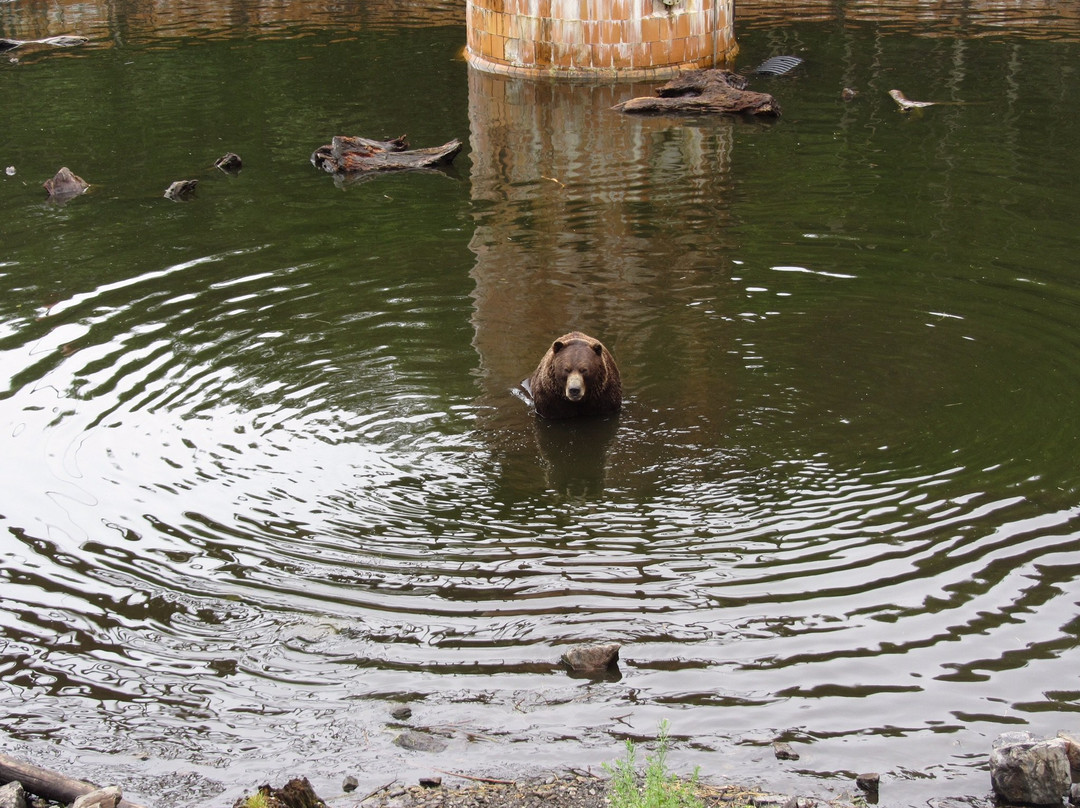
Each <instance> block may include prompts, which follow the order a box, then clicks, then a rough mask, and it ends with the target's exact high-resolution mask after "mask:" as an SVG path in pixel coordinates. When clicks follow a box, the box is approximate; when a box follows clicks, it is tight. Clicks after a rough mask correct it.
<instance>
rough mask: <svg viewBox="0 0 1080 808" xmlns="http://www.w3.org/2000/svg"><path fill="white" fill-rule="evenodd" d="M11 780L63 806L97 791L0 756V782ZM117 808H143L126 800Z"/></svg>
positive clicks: (92, 787) (56, 773)
mask: <svg viewBox="0 0 1080 808" xmlns="http://www.w3.org/2000/svg"><path fill="white" fill-rule="evenodd" d="M13 780H17V781H18V782H20V783H22V786H23V788H25V789H26V790H27V791H29V792H30V793H31V794H37V795H38V796H39V797H44V798H45V799H47V800H54V801H56V802H62V803H64V804H70V803H73V802H75V800H77V799H78V798H79V797H81V796H82V795H84V794H89V793H90V792H92V791H97V788H98V787H97V786H94V785H91V784H90V783H86V782H83V781H82V780H74V779H72V778H70V777H65V776H64V775H62V774H60V773H59V772H54V771H52V770H51V769H43V768H42V767H40V766H34V765H33V764H31V763H25V762H23V761H21V760H16V759H15V758H13V757H8V756H7V755H5V754H0V781H2V782H5V783H8V782H11V781H13ZM117 808H143V806H141V805H138V804H136V803H134V802H129V801H128V800H120V802H119V803H118V804H117Z"/></svg>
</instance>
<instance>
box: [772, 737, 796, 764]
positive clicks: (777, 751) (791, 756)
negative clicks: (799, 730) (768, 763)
mask: <svg viewBox="0 0 1080 808" xmlns="http://www.w3.org/2000/svg"><path fill="white" fill-rule="evenodd" d="M772 748H773V754H774V755H775V756H776V759H777V760H798V759H799V753H798V752H796V751H795V750H794V749H792V747H791V744H789V743H787V742H785V741H773V745H772Z"/></svg>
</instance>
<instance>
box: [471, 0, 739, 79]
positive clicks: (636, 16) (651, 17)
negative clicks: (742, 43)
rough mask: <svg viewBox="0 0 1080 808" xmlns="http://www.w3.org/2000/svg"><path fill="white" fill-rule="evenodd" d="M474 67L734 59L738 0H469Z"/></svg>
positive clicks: (615, 67)
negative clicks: (735, 19)
mask: <svg viewBox="0 0 1080 808" xmlns="http://www.w3.org/2000/svg"><path fill="white" fill-rule="evenodd" d="M466 15H467V16H466V23H467V24H466V28H467V32H468V44H467V46H466V49H465V56H466V58H467V59H468V61H469V63H470V64H472V65H473V66H474V67H476V68H478V69H480V70H485V71H488V72H493V73H503V74H507V75H513V76H530V77H539V76H557V77H571V78H573V77H582V78H589V77H606V78H665V77H668V76H671V75H674V74H675V73H678V72H679V71H682V70H693V69H697V68H704V67H717V66H724V65H726V64H729V63H730V62H731V61H732V60H733V59H734V57H735V54H736V53H737V51H738V45H737V44H736V42H735V33H734V15H735V0H467V4H466Z"/></svg>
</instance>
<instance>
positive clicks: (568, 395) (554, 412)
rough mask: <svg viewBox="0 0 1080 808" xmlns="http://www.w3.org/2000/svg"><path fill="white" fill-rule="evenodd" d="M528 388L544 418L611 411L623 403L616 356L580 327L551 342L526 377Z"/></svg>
mask: <svg viewBox="0 0 1080 808" xmlns="http://www.w3.org/2000/svg"><path fill="white" fill-rule="evenodd" d="M529 392H530V393H531V394H532V399H533V404H534V405H535V407H536V413H537V415H540V416H543V417H544V418H573V417H575V416H579V415H613V414H614V413H616V412H618V411H619V408H620V407H622V379H621V378H620V377H619V367H618V365H616V364H615V357H613V356H612V355H611V352H610V351H608V349H607V348H605V347H604V345H603V344H602V343H601V342H600V340H598V339H594V338H593V337H590V336H589V335H587V334H582V333H581V332H580V331H571V332H570V333H569V334H564V335H563V336H561V337H559V338H558V339H557V340H555V341H554V342H553V343H551V347H550V348H548V352H547V353H546V354H544V358H543V359H541V360H540V364H539V365H538V366H537V368H536V370H535V371H534V372H533V375H532V376H530V377H529Z"/></svg>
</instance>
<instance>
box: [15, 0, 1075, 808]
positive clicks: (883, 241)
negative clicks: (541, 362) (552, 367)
mask: <svg viewBox="0 0 1080 808" xmlns="http://www.w3.org/2000/svg"><path fill="white" fill-rule="evenodd" d="M19 11H20V9H19V6H18V5H14V6H13V7H9V9H8V10H7V11H6V12H5V14H6V15H7V16H3V17H0V20H5V19H8V18H9V17H11V16H12V15H14V16H17V15H18V13H19ZM197 18H198V15H197V14H195V13H193V19H196V20H197ZM122 23H123V21H122V20H121V21H119V22H117V21H113V22H112V23H110V24H105V23H102V24H101V28H100V30H85V29H83V30H80V31H79V32H80V33H84V34H86V35H88V36H90V37H91V42H90V43H89V44H88V45H87V46H85V47H82V48H79V49H73V50H44V49H27V50H20V51H18V52H16V54H17V56H18V62H17V63H10V62H8V61H6V60H5V61H4V62H3V63H0V109H3V110H4V111H5V114H4V123H3V125H2V127H0V164H2V166H4V167H6V166H12V167H13V168H14V170H15V171H14V174H13V175H8V174H4V175H2V176H0V245H2V253H0V371H2V379H3V384H2V385H0V427H2V432H0V434H3V435H4V437H3V447H4V449H3V458H4V459H3V467H2V468H3V483H4V485H3V492H4V494H3V498H2V500H0V523H2V525H3V527H4V532H3V534H2V536H3V538H2V539H0V559H2V561H0V582H2V583H0V589H2V593H3V594H2V599H3V601H2V606H0V649H2V654H0V660H2V661H0V680H2V684H0V694H2V696H3V703H4V705H5V714H4V717H3V718H2V719H0V734H2V735H3V737H4V738H5V746H6V747H7V748H8V750H10V753H12V754H20V755H22V756H25V757H28V758H30V759H33V760H35V761H37V762H41V763H44V764H46V765H54V766H56V767H58V768H62V769H64V770H65V771H68V772H69V773H72V774H74V775H77V776H80V777H86V778H96V779H100V780H118V781H122V782H123V783H124V784H125V787H126V793H128V794H129V795H130V796H132V798H136V799H140V801H142V802H145V803H148V804H157V805H164V804H170V805H187V804H190V805H205V804H210V803H213V804H220V805H226V804H231V803H232V801H233V800H234V799H235V797H236V796H237V795H238V794H239V793H241V792H242V791H243V790H245V789H250V788H251V787H253V786H255V785H257V784H258V783H261V782H264V781H266V780H268V779H270V780H277V779H279V778H280V777H281V776H282V773H283V772H284V773H285V774H304V775H306V776H308V777H310V778H311V779H312V781H313V783H314V784H315V786H316V789H317V790H318V791H320V792H321V793H324V796H327V795H333V794H335V793H336V790H337V788H338V784H339V783H340V780H341V778H342V776H343V775H345V774H356V775H357V776H359V777H361V779H362V780H365V782H366V781H370V783H371V787H372V788H374V787H376V786H378V785H381V784H383V783H384V782H386V781H387V780H388V779H390V777H392V776H398V775H403V776H405V777H407V778H411V777H413V776H414V774H415V773H416V772H419V773H421V774H423V773H425V772H426V771H427V768H426V767H430V766H435V767H440V768H445V769H457V770H468V771H474V772H475V771H481V772H493V771H504V770H508V769H512V770H514V771H517V770H518V769H517V768H516V767H518V766H521V765H523V764H522V761H527V762H528V764H527V765H528V766H539V767H544V766H556V765H561V764H566V763H568V762H569V763H573V764H574V765H578V766H582V767H584V766H593V767H596V766H598V765H599V764H600V763H602V762H604V761H610V760H613V759H614V758H616V757H617V756H619V755H620V754H621V746H620V744H621V741H622V739H624V738H625V737H627V736H628V735H629V736H630V737H635V738H644V739H647V738H650V737H652V735H653V734H654V733H655V729H656V726H657V723H658V721H660V720H661V719H664V718H667V719H668V720H669V721H670V722H671V725H672V730H673V735H674V736H675V737H676V738H677V739H678V742H677V746H676V749H675V750H674V751H673V753H672V763H673V765H674V766H675V767H676V768H679V769H690V768H692V767H693V766H694V765H700V766H701V767H702V773H703V775H705V776H706V777H712V778H715V779H723V778H725V777H730V778H734V779H744V778H747V777H749V778H751V779H756V780H758V781H760V782H763V783H765V784H767V785H768V786H769V787H771V788H777V789H781V790H783V789H787V790H790V791H792V792H796V791H799V792H805V791H808V790H809V791H825V792H828V791H834V790H839V789H844V788H847V787H849V786H850V779H849V775H851V774H853V773H855V772H860V771H867V770H876V771H881V772H882V773H883V774H884V777H885V785H884V786H883V791H882V801H883V803H885V804H892V805H914V804H923V803H924V802H925V800H927V799H931V798H939V797H943V796H948V795H957V794H963V795H973V796H978V797H981V796H985V795H986V793H987V792H988V791H989V779H988V775H987V774H986V771H985V760H986V757H987V755H988V753H989V749H990V743H991V741H992V739H993V738H994V737H996V735H997V734H999V733H1000V732H1003V731H1009V730H1014V729H1018V728H1028V729H1030V730H1032V731H1033V732H1036V733H1038V734H1044V735H1049V734H1053V733H1055V732H1057V731H1058V730H1059V729H1068V728H1072V729H1075V728H1076V722H1077V716H1076V714H1077V711H1078V710H1080V678H1078V675H1077V670H1080V649H1078V644H1080V638H1078V636H1080V621H1078V617H1077V603H1078V600H1080V562H1078V560H1077V559H1078V556H1077V551H1078V550H1080V471H1078V469H1077V465H1076V460H1075V459H1076V457H1077V449H1078V445H1077V444H1078V433H1077V412H1078V410H1077V404H1076V402H1077V398H1078V394H1080V337H1078V333H1080V331H1078V326H1080V280H1078V278H1077V262H1076V253H1077V244H1078V238H1077V229H1076V222H1077V221H1078V220H1080V188H1078V185H1077V181H1076V178H1077V176H1078V168H1080V166H1078V158H1077V154H1078V152H1077V148H1076V143H1077V141H1076V135H1075V133H1076V132H1077V131H1078V126H1080V120H1078V117H1080V113H1078V112H1077V110H1078V109H1080V103H1078V102H1080V98H1078V91H1080V76H1078V75H1077V69H1076V67H1075V66H1076V65H1077V64H1080V60H1078V59H1077V56H1078V54H1077V46H1076V42H1075V40H1076V37H1075V35H1074V33H1075V32H1072V33H1070V32H1068V31H1065V32H1063V33H1065V34H1068V36H1065V37H1064V38H1062V39H1060V40H1055V39H1053V38H1051V39H1048V40H1036V39H1030V38H1025V37H1024V36H1020V35H1015V34H1009V33H1007V32H1006V33H999V34H997V35H994V36H989V37H977V38H976V37H970V38H969V37H967V36H966V33H967V32H965V31H963V30H953V31H950V32H945V33H941V32H939V34H940V35H938V36H935V37H925V36H920V35H919V34H920V33H921V31H920V30H917V29H916V30H910V29H907V28H905V26H904V25H901V24H891V25H882V26H880V27H878V26H870V25H862V24H854V25H849V26H843V25H841V24H839V23H835V22H822V23H804V24H799V23H792V24H790V25H786V26H782V27H775V28H769V29H765V28H754V27H750V28H748V29H747V30H746V31H745V32H741V33H740V41H741V43H742V47H743V56H742V59H741V60H740V61H741V63H743V66H744V67H745V66H750V65H753V64H756V63H757V62H758V61H759V60H761V59H763V58H765V57H766V56H770V55H773V54H775V53H797V54H799V55H801V56H803V57H805V58H806V59H807V64H806V66H805V68H803V69H802V70H801V71H800V72H798V73H797V74H795V75H793V76H788V77H783V78H778V79H764V78H762V79H757V80H755V83H754V86H755V88H756V89H762V90H766V91H769V92H773V93H774V94H775V95H776V96H777V98H778V99H779V100H780V103H781V105H782V107H783V109H784V113H785V114H784V117H783V118H782V119H781V120H780V121H778V122H775V123H761V122H754V121H745V120H734V119H728V118H719V119H708V120H694V119H691V120H678V119H647V120H635V119H630V118H625V117H620V116H618V115H616V114H615V113H612V112H610V111H609V107H610V106H611V104H613V103H615V102H617V101H619V100H623V99H625V98H627V97H629V96H631V95H637V94H644V93H648V92H651V87H649V86H647V85H640V86H632V85H622V86H602V87H594V86H588V85H576V84H562V85H551V84H546V83H528V82H519V81H510V80H507V79H503V78H494V77H486V76H483V75H479V74H476V73H472V72H470V71H469V69H468V68H467V67H466V65H465V63H464V62H463V61H462V60H461V59H460V58H459V56H460V50H461V48H462V47H463V44H464V29H463V27H458V26H455V25H444V26H436V27H423V26H421V25H417V24H416V20H415V19H414V18H413V17H408V18H403V20H402V24H401V25H400V26H395V25H394V24H391V23H387V22H386V21H385V19H384V20H383V22H382V23H381V24H379V25H366V24H362V23H361V22H356V23H355V24H350V25H349V26H343V25H341V24H339V25H335V24H334V23H333V22H332V21H330V20H324V19H319V20H315V21H314V22H310V21H309V24H303V21H302V20H297V21H296V23H295V25H292V26H285V27H284V28H280V27H279V28H274V29H273V30H268V31H266V32H265V33H264V34H260V33H259V31H258V30H252V29H250V28H243V29H237V30H233V29H231V28H227V27H225V28H222V30H216V29H214V27H213V25H212V24H210V23H206V24H205V25H204V27H203V29H202V30H200V31H199V33H200V34H202V35H201V36H196V35H195V34H194V33H192V31H195V30H196V27H193V26H194V23H192V22H190V21H189V23H188V25H187V27H183V28H182V29H179V30H178V31H177V32H175V33H174V34H169V33H168V32H167V31H166V32H165V35H162V36H156V37H146V36H124V35H122V34H123V33H124V30H125V29H124V26H123V24H122ZM979 33H985V32H981V31H980V32H979ZM207 34H211V35H209V36H208V35H207ZM5 35H10V32H6V31H4V30H3V29H2V28H0V36H5ZM9 55H10V54H9ZM845 86H847V87H853V88H855V89H857V90H858V91H859V95H858V96H857V97H856V98H855V99H854V100H853V101H850V102H845V101H843V100H842V99H841V89H842V88H843V87H845ZM894 87H896V88H900V89H902V90H903V91H904V92H905V93H906V94H907V95H908V96H910V97H912V98H918V99H928V100H935V101H948V102H963V103H951V104H948V105H941V106H936V107H932V108H929V109H927V110H925V111H923V112H921V113H911V114H908V115H904V114H901V113H900V112H899V111H898V109H897V107H896V105H895V104H894V103H893V102H892V100H891V99H890V98H889V97H888V95H887V92H888V90H889V89H892V88H894ZM402 133H407V134H408V136H409V139H410V141H411V143H412V144H413V145H414V146H429V145H436V144H439V143H443V142H445V141H447V140H450V139H451V138H455V137H456V138H460V139H462V140H463V141H464V142H465V143H466V148H465V151H464V153H463V154H462V155H460V156H459V157H458V159H457V160H456V162H455V165H454V168H453V169H452V170H449V171H446V172H438V173H409V174H397V175H393V176H382V177H378V178H374V179H371V180H370V181H366V182H359V183H354V184H347V185H344V184H340V183H335V181H334V180H333V178H331V177H329V176H327V175H325V174H321V173H319V172H317V171H316V170H315V169H314V168H313V167H312V166H311V165H310V163H309V162H308V156H309V155H310V153H311V152H312V151H313V150H314V149H315V148H316V147H317V146H319V145H321V144H323V143H326V142H328V141H329V139H330V137H331V136H333V135H335V134H359V135H365V136H369V137H379V138H381V137H386V136H396V135H399V134H402ZM226 151H234V152H236V153H238V154H240V155H241V156H242V157H243V159H244V168H243V170H242V172H241V173H240V174H239V175H238V176H235V177H230V176H227V175H225V174H223V173H221V172H218V171H217V170H216V169H214V168H212V163H213V161H214V160H215V159H216V158H217V157H219V156H221V155H222V154H224V153H225V152H226ZM61 165H66V166H68V167H70V168H71V169H72V170H73V171H75V172H76V173H77V174H79V175H81V176H83V177H84V178H85V179H86V180H87V181H89V182H90V183H91V189H90V192H89V193H88V194H87V195H85V196H82V197H79V198H76V199H73V200H71V201H70V202H68V203H67V204H65V205H57V204H53V203H50V202H49V201H47V199H46V196H45V193H44V191H43V190H42V188H41V182H42V181H43V180H45V179H47V178H48V177H50V176H52V174H53V173H54V172H55V171H56V170H57V169H58V168H59V167H60V166H61ZM188 178H197V179H199V180H200V185H199V188H198V191H197V196H196V198H195V199H193V200H192V201H190V202H186V203H176V202H172V201H169V200H167V199H164V198H163V197H162V193H163V191H164V189H165V188H166V187H167V186H168V185H169V184H170V183H171V182H172V181H174V180H178V179H188ZM571 328H580V329H582V330H585V331H588V332H590V333H592V334H594V335H596V336H598V337H600V338H602V339H604V340H605V342H606V343H607V344H608V345H609V347H610V348H611V349H612V350H613V351H614V353H615V355H616V356H617V358H618V360H619V363H620V366H621V368H622V375H623V381H624V387H625V390H626V393H627V397H626V405H625V408H624V412H623V414H622V416H621V417H620V418H619V419H618V420H617V421H615V422H611V423H607V424H585V425H581V424H578V425H551V424H544V423H537V422H536V419H535V418H533V417H532V416H531V415H530V413H529V410H528V407H527V405H526V404H525V403H524V402H523V401H522V400H521V399H520V398H518V397H517V396H516V395H515V393H514V392H513V387H514V385H515V384H516V383H517V382H518V381H520V380H521V379H523V378H524V377H525V376H527V375H528V374H529V373H530V372H531V370H532V368H533V367H534V366H535V364H536V362H537V360H538V359H539V357H540V355H541V354H542V353H543V352H544V350H545V349H546V347H547V344H548V343H549V342H550V341H551V339H553V338H554V337H556V336H558V335H559V334H561V333H563V332H565V331H567V330H570V329H571ZM596 639H603V640H614V641H618V642H621V643H623V652H622V663H621V668H620V670H621V678H619V679H618V680H617V681H613V682H606V683H596V684H589V683H588V682H586V681H582V680H578V679H570V678H568V677H567V676H566V675H565V674H564V673H563V672H561V671H559V670H558V669H557V668H556V667H554V666H553V664H552V663H554V662H555V661H556V660H557V659H558V656H559V654H560V653H561V651H562V649H563V647H564V646H565V645H566V644H568V643H573V642H580V641H588V640H596ZM400 702H408V703H409V704H411V706H412V707H413V711H414V720H413V721H414V723H415V724H418V725H423V726H439V727H442V728H443V729H445V730H447V731H449V733H450V735H451V742H450V747H449V749H448V751H447V752H446V753H443V754H442V755H439V756H434V757H430V756H424V755H419V754H418V753H413V752H407V751H404V750H401V749H399V748H398V747H395V746H392V745H391V744H390V740H391V739H392V738H393V736H394V734H395V732H394V730H393V729H392V728H388V724H390V723H392V722H391V721H390V719H389V717H388V716H389V710H390V709H391V707H392V706H394V705H395V704H397V703H400ZM774 738H781V739H784V740H788V741H791V742H792V743H794V744H795V746H796V747H797V748H798V750H799V751H800V753H801V755H802V758H801V760H800V761H799V762H798V763H793V764H780V763H778V762H777V761H775V760H774V759H773V755H772V751H771V747H770V746H769V742H770V741H771V740H772V739H774ZM387 775H390V777H388V776H387ZM367 790H370V789H367ZM361 791H362V792H363V793H367V792H366V790H364V789H361Z"/></svg>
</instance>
